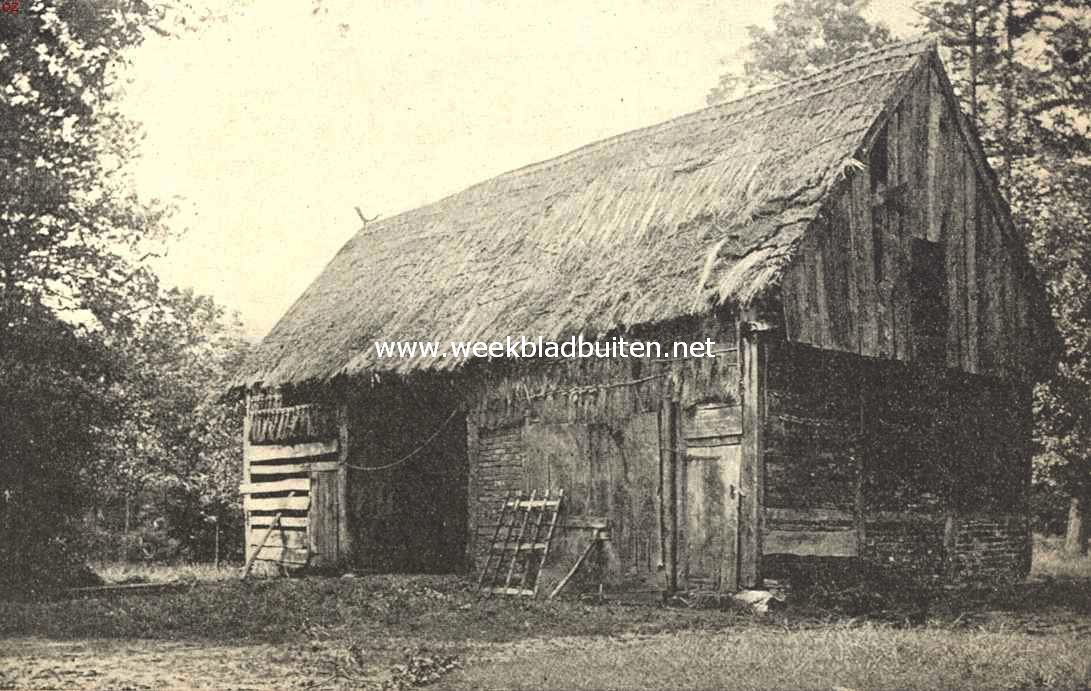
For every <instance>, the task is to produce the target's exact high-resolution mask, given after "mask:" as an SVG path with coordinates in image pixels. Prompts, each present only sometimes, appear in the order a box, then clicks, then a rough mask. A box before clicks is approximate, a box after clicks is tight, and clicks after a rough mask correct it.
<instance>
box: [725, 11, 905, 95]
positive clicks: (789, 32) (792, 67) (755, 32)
mask: <svg viewBox="0 0 1091 691" xmlns="http://www.w3.org/2000/svg"><path fill="white" fill-rule="evenodd" d="M868 3H869V0H792V1H791V2H782V3H780V4H778V5H777V7H776V11H775V14H774V15H773V28H772V29H766V28H764V27H761V26H756V25H751V26H748V27H747V28H746V31H747V34H748V35H749V37H750V43H749V44H748V45H747V47H746V49H745V57H744V60H743V63H742V68H741V70H729V71H727V72H725V73H724V74H723V75H721V76H720V81H719V84H717V85H716V86H715V87H713V88H712V90H711V91H710V92H709V94H708V96H707V100H708V102H709V103H710V104H713V103H719V102H720V101H725V100H728V99H730V98H732V97H734V96H737V95H741V93H743V92H746V91H751V90H754V89H756V88H760V87H764V86H769V85H771V84H776V83H778V82H783V81H787V80H789V79H795V78H796V77H802V76H805V75H807V74H811V73H812V72H814V71H815V70H817V69H819V68H821V67H823V66H825V65H829V64H832V63H835V62H839V61H841V60H847V59H849V58H851V57H853V56H855V55H858V54H859V53H861V52H864V51H868V50H873V49H875V48H878V47H880V46H882V45H884V44H886V43H890V42H891V41H892V40H894V39H893V36H892V35H891V33H890V30H889V29H887V27H886V26H884V25H882V24H872V23H870V22H868V21H867V19H865V18H864V17H863V15H862V14H861V12H862V11H863V10H864V8H866V7H867V5H868Z"/></svg>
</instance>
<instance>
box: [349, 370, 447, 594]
mask: <svg viewBox="0 0 1091 691" xmlns="http://www.w3.org/2000/svg"><path fill="white" fill-rule="evenodd" d="M390 394H391V395H389V396H385V397H383V398H382V399H378V397H376V398H373V399H370V400H365V401H363V402H362V403H361V404H360V405H357V406H355V407H354V410H353V412H352V413H350V420H351V425H352V426H351V428H350V438H351V439H352V441H351V442H350V452H349V463H350V464H351V466H352V467H350V469H349V517H348V520H349V523H350V526H351V530H352V533H353V552H354V554H353V560H352V561H353V564H354V566H355V567H356V568H359V569H363V570H373V571H381V572H396V573H454V572H458V571H461V570H463V569H464V568H465V566H466V558H465V554H466V533H467V509H468V488H467V481H468V471H467V468H468V463H467V454H466V416H465V413H464V412H462V410H460V409H459V408H457V407H453V406H450V405H448V404H447V402H446V401H444V400H443V399H442V398H439V397H431V396H425V395H424V394H422V393H421V392H419V391H412V390H409V389H407V388H406V389H399V390H396V391H391V392H390Z"/></svg>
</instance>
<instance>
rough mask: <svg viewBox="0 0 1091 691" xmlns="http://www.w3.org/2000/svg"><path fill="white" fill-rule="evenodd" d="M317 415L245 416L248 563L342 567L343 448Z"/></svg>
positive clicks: (275, 411)
mask: <svg viewBox="0 0 1091 691" xmlns="http://www.w3.org/2000/svg"><path fill="white" fill-rule="evenodd" d="M315 410H316V409H315V408H314V407H312V406H291V407H278V408H266V409H263V410H257V411H253V412H252V413H251V414H250V415H248V416H247V419H246V431H245V435H244V445H243V475H244V480H245V482H244V483H243V484H242V486H241V487H240V488H239V489H240V491H241V492H242V495H243V504H244V509H245V512H246V555H247V558H249V557H250V556H251V555H254V557H255V559H257V560H259V561H270V562H275V563H278V564H282V565H284V566H290V567H302V566H317V567H321V566H333V565H335V564H337V563H339V560H340V557H341V556H342V555H341V554H340V552H339V545H338V537H339V532H338V531H339V529H340V528H341V526H340V525H339V508H340V507H339V504H338V501H339V500H338V497H339V492H338V489H339V487H338V472H337V471H338V468H339V466H338V462H337V459H338V452H339V450H340V448H341V443H340V440H339V438H338V437H337V436H335V435H336V431H335V430H333V429H330V427H331V425H330V424H329V423H328V422H325V421H324V420H323V418H322V417H320V415H319V414H318V413H316V412H315ZM252 430H253V432H252ZM331 433H332V434H331ZM300 437H302V438H303V440H300ZM255 552H256V554H255Z"/></svg>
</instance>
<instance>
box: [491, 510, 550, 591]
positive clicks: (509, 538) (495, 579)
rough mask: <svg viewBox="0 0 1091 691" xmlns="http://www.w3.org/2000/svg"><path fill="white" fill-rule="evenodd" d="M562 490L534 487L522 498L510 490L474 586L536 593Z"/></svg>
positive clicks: (547, 554) (493, 589) (547, 552)
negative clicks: (476, 584) (555, 490)
mask: <svg viewBox="0 0 1091 691" xmlns="http://www.w3.org/2000/svg"><path fill="white" fill-rule="evenodd" d="M563 499H564V490H563V489H562V490H558V491H557V493H556V494H553V493H552V491H551V490H546V491H545V493H543V494H542V495H541V496H539V495H538V492H537V490H534V491H532V492H531V493H530V496H529V497H523V496H522V495H521V494H519V493H511V494H509V495H508V496H507V497H505V498H504V503H503V504H502V505H501V507H500V515H499V517H498V518H497V522H496V530H495V531H494V533H493V540H492V544H490V545H489V553H488V555H487V556H486V557H485V564H484V565H483V567H482V569H481V577H480V579H478V587H479V588H480V589H481V590H482V591H483V592H486V593H493V594H497V595H523V596H528V597H534V596H535V595H537V594H538V581H539V576H541V573H542V566H543V565H544V564H545V561H546V557H547V556H549V545H550V543H551V542H552V541H553V533H554V532H555V531H556V529H557V519H558V517H559V515H560V513H561V501H562V500H563Z"/></svg>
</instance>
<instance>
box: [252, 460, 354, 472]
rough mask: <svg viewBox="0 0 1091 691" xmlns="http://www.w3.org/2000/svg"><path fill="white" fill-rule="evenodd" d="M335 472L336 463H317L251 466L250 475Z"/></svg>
mask: <svg viewBox="0 0 1091 691" xmlns="http://www.w3.org/2000/svg"><path fill="white" fill-rule="evenodd" d="M329 470H337V462H336V461H319V462H317V463H278V464H276V465H251V466H250V474H251V475H291V474H293V473H309V472H311V471H318V472H323V471H329Z"/></svg>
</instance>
